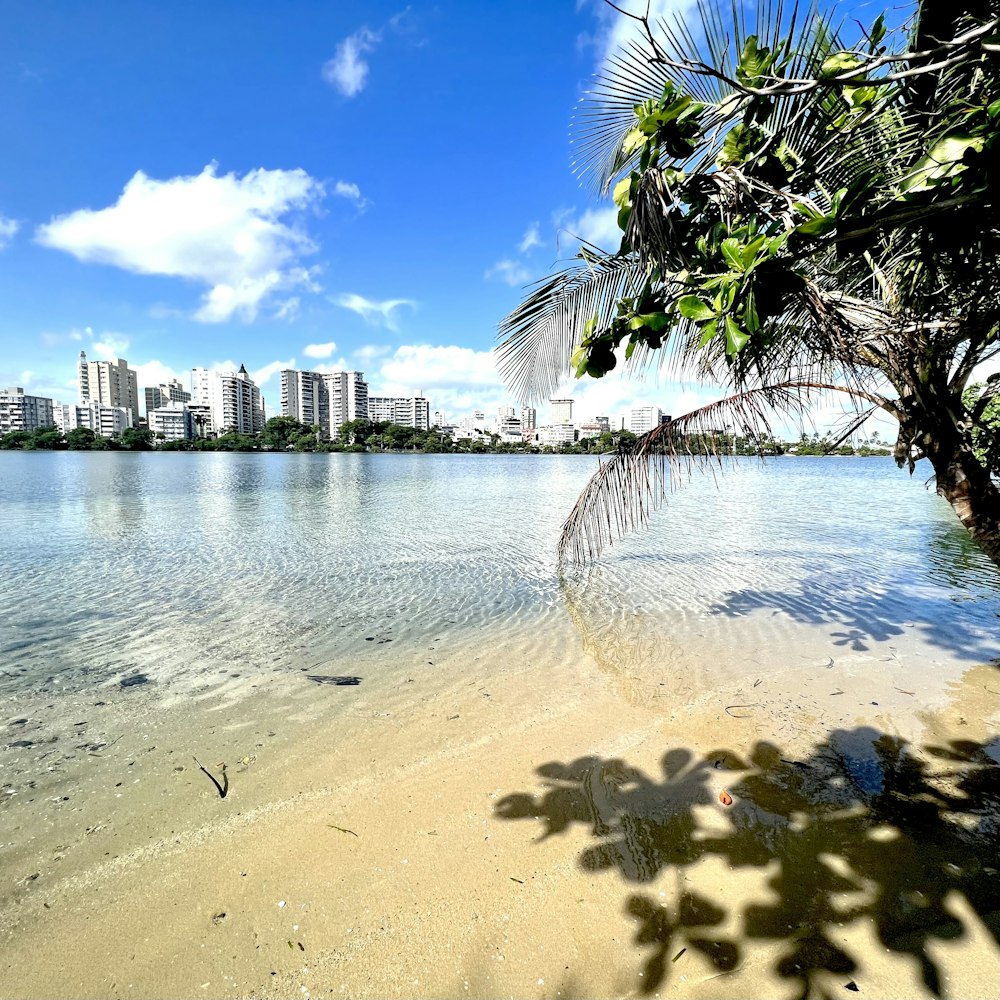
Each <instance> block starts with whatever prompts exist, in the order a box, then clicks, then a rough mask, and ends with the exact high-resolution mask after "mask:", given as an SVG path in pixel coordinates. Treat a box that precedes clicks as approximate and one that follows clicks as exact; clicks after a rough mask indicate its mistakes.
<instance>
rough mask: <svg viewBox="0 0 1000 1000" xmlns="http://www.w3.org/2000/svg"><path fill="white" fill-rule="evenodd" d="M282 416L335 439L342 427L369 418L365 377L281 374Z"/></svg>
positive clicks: (291, 370) (354, 374)
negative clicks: (316, 427) (316, 428)
mask: <svg viewBox="0 0 1000 1000" xmlns="http://www.w3.org/2000/svg"><path fill="white" fill-rule="evenodd" d="M281 415H282V416H284V417H294V418H295V419H296V420H298V421H300V422H301V423H303V424H307V425H308V426H310V427H312V426H314V425H315V426H318V427H319V429H320V433H321V434H323V435H324V436H326V437H328V438H332V437H336V436H337V432H338V431H339V430H340V427H341V425H342V424H346V423H347V422H348V421H350V420H367V419H368V418H369V416H368V383H367V382H366V381H365V373H364V372H310V371H298V370H297V369H294V368H287V369H285V370H284V371H283V372H282V373H281Z"/></svg>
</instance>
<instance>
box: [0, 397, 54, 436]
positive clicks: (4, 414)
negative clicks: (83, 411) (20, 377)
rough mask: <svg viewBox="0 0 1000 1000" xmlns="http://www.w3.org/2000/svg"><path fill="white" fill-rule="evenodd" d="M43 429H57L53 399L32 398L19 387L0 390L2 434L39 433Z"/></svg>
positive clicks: (0, 428)
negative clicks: (16, 432)
mask: <svg viewBox="0 0 1000 1000" xmlns="http://www.w3.org/2000/svg"><path fill="white" fill-rule="evenodd" d="M42 427H55V420H54V419H53V415H52V400H51V399H49V398H48V397H47V396H30V395H28V394H26V393H25V391H24V389H22V388H21V387H20V386H19V385H17V386H11V387H10V388H9V389H0V434H9V433H10V432H11V431H37V430H40V429H41V428H42Z"/></svg>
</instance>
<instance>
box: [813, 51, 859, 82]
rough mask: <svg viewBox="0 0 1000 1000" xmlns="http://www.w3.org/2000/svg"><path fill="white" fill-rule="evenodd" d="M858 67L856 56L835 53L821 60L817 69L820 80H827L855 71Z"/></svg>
mask: <svg viewBox="0 0 1000 1000" xmlns="http://www.w3.org/2000/svg"><path fill="white" fill-rule="evenodd" d="M860 65H861V58H860V56H856V55H855V54H854V53H853V52H835V53H834V54H833V55H832V56H827V57H826V58H825V59H824V60H823V63H822V65H821V66H820V68H819V75H820V77H821V78H822V79H829V78H830V77H832V76H840V74H841V73H846V72H847V71H848V70H852V69H856V68H857V67H858V66H860ZM847 82H853V81H847Z"/></svg>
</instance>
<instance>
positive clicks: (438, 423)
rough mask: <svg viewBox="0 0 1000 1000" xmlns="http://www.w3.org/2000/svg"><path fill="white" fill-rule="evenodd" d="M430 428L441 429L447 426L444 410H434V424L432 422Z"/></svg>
mask: <svg viewBox="0 0 1000 1000" xmlns="http://www.w3.org/2000/svg"><path fill="white" fill-rule="evenodd" d="M432 426H433V427H440V428H442V429H443V428H445V427H447V426H448V421H447V419H446V418H445V415H444V410H435V411H434V422H433V424H432Z"/></svg>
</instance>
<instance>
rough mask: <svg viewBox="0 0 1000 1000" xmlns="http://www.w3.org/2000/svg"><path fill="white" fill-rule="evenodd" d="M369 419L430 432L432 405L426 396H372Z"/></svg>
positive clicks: (369, 405)
mask: <svg viewBox="0 0 1000 1000" xmlns="http://www.w3.org/2000/svg"><path fill="white" fill-rule="evenodd" d="M368 419H369V420H373V421H375V420H383V421H388V422H389V423H391V424H400V425H401V426H403V427H413V428H415V429H416V430H418V431H429V430H430V429H431V404H430V402H429V401H428V400H427V398H426V397H425V396H370V397H369V398H368Z"/></svg>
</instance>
